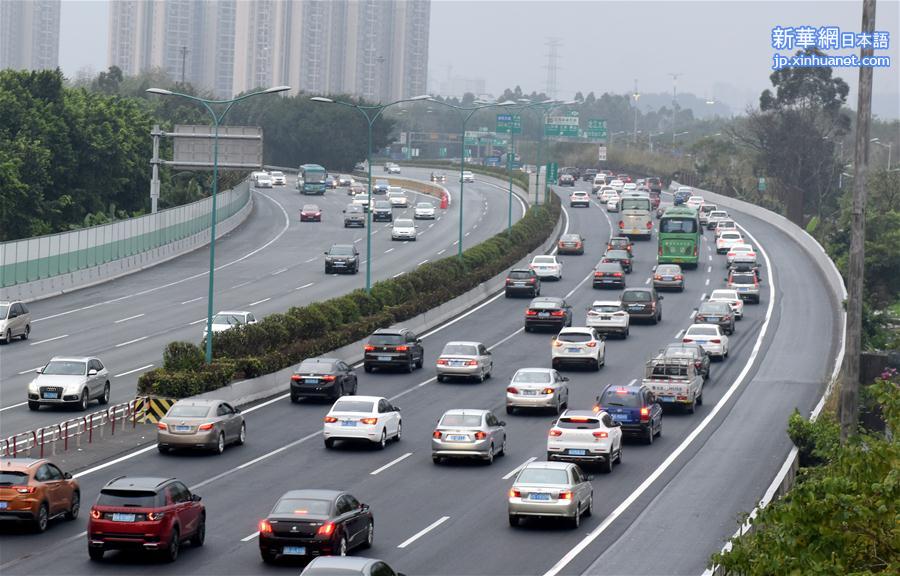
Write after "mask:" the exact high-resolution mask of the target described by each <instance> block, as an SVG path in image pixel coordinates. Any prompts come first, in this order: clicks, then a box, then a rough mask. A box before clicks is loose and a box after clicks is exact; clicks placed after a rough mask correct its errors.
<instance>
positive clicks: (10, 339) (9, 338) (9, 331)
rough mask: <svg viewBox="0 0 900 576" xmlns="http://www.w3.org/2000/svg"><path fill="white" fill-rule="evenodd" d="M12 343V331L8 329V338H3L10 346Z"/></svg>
mask: <svg viewBox="0 0 900 576" xmlns="http://www.w3.org/2000/svg"><path fill="white" fill-rule="evenodd" d="M10 342H12V330H9V329H7V330H6V336H5V337H4V338H3V343H4V344H9V343H10Z"/></svg>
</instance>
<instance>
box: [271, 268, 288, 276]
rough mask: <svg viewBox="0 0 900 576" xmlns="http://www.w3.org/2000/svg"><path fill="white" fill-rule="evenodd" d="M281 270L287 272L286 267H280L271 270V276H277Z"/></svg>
mask: <svg viewBox="0 0 900 576" xmlns="http://www.w3.org/2000/svg"><path fill="white" fill-rule="evenodd" d="M282 272H287V268H282V269H281V270H276V271H274V272H272V276H278V275H279V274H281V273H282Z"/></svg>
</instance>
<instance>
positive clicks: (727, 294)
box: [709, 290, 738, 300]
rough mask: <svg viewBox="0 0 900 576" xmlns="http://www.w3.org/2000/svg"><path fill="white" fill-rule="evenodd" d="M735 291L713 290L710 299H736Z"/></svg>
mask: <svg viewBox="0 0 900 576" xmlns="http://www.w3.org/2000/svg"><path fill="white" fill-rule="evenodd" d="M737 298H738V296H737V292H735V291H733V290H713V292H712V294H710V295H709V299H710V300H737Z"/></svg>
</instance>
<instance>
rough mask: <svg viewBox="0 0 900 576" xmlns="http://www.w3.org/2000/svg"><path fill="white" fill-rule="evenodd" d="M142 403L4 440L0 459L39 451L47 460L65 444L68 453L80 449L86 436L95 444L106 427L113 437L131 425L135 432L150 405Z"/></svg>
mask: <svg viewBox="0 0 900 576" xmlns="http://www.w3.org/2000/svg"><path fill="white" fill-rule="evenodd" d="M139 400H140V399H139V398H135V399H134V400H131V401H129V402H125V403H122V404H116V405H114V406H110V407H109V408H106V409H104V410H98V411H97V412H92V413H90V414H86V415H84V416H79V417H77V418H71V419H69V420H66V421H64V422H60V423H58V424H52V425H50V426H44V427H43V428H36V429H34V430H28V431H25V432H19V433H18V434H13V435H12V436H9V437H7V438H0V457H6V458H9V457H13V458H15V457H18V456H31V455H32V452H34V451H38V453H39V454H38V455H39V457H40V458H43V457H44V454H45V452H47V451H48V450H49V451H51V452H52V453H56V452H57V448H58V446H57V445H58V444H59V443H62V450H63V451H66V450H68V449H69V445H70V444H72V445H73V446H74V445H79V446H80V445H81V443H82V442H83V441H84V440H85V437H86V439H87V443H88V444H91V443H92V442H93V441H94V433H95V431H96V432H97V434H98V436H101V437H102V436H103V430H104V428H106V427H109V428H110V436H115V434H116V426H118V427H119V430H120V431H121V430H122V429H123V428H124V427H125V426H127V425H128V424H129V423H130V424H131V427H132V429H133V428H135V427H136V426H137V423H138V421H139V420H140V419H141V417H142V412H143V411H144V410H146V408H145V407H146V406H147V403H146V402H144V403H141V402H139Z"/></svg>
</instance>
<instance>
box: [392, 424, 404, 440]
mask: <svg viewBox="0 0 900 576" xmlns="http://www.w3.org/2000/svg"><path fill="white" fill-rule="evenodd" d="M402 436H403V421H402V420H401V421H400V422H397V435H396V436H394V441H395V442H399V441H400V438H401V437H402Z"/></svg>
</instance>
